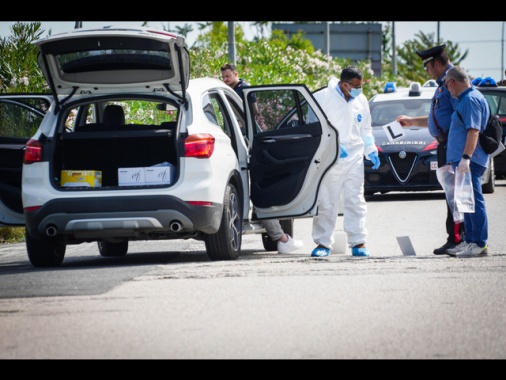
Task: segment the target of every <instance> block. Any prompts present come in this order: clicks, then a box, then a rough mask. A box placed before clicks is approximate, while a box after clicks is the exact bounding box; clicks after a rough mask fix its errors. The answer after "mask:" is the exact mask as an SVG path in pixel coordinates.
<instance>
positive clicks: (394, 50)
mask: <svg viewBox="0 0 506 380" xmlns="http://www.w3.org/2000/svg"><path fill="white" fill-rule="evenodd" d="M392 75H393V76H397V48H396V46H395V21H392Z"/></svg>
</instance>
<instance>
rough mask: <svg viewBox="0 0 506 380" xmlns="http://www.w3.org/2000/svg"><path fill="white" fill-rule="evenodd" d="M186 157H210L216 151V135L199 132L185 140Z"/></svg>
mask: <svg viewBox="0 0 506 380" xmlns="http://www.w3.org/2000/svg"><path fill="white" fill-rule="evenodd" d="M184 152H185V156H186V157H195V158H209V157H211V156H212V155H213V152H214V136H213V135H210V134H209V133H197V134H195V135H191V136H188V137H187V138H186V140H185V141H184Z"/></svg>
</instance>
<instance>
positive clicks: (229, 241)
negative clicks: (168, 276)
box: [204, 184, 242, 260]
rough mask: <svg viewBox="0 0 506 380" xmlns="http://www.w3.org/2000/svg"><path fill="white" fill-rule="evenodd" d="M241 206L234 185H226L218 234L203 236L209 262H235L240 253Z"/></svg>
mask: <svg viewBox="0 0 506 380" xmlns="http://www.w3.org/2000/svg"><path fill="white" fill-rule="evenodd" d="M241 241H242V206H241V204H240V201H239V195H238V193H237V190H236V188H235V186H234V185H232V184H228V185H227V188H226V190H225V197H224V199H223V214H222V216H221V224H220V228H219V230H218V232H216V233H214V234H205V235H204V242H205V244H206V250H207V256H208V257H209V258H210V259H211V260H236V259H237V258H239V254H240V252H241Z"/></svg>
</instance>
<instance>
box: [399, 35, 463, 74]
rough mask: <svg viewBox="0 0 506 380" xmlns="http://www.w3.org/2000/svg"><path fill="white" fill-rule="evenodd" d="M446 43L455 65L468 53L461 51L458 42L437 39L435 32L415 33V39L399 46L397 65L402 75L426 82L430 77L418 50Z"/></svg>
mask: <svg viewBox="0 0 506 380" xmlns="http://www.w3.org/2000/svg"><path fill="white" fill-rule="evenodd" d="M442 44H445V45H446V48H445V50H446V51H447V52H448V56H449V57H450V61H451V62H452V63H453V64H454V65H459V64H460V62H462V61H463V60H464V59H465V58H466V57H467V54H468V50H466V51H465V52H464V53H463V54H461V53H460V51H459V46H458V44H456V43H455V44H454V43H453V42H451V41H444V40H442V41H436V39H435V34H434V33H428V34H425V33H423V32H419V33H417V34H415V38H414V39H413V40H408V41H405V42H404V45H403V47H401V48H397V67H398V73H399V75H400V76H401V77H405V78H407V79H409V80H411V81H413V82H420V83H425V82H426V81H427V80H428V79H429V78H428V77H427V72H426V71H425V69H424V67H423V65H422V62H421V60H420V57H419V56H418V55H417V54H416V51H417V50H425V49H427V48H428V47H431V46H436V45H442Z"/></svg>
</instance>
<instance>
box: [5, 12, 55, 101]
mask: <svg viewBox="0 0 506 380" xmlns="http://www.w3.org/2000/svg"><path fill="white" fill-rule="evenodd" d="M11 31H12V35H11V36H9V37H4V38H0V91H1V92H39V91H45V90H47V89H48V87H47V83H46V80H45V79H44V77H43V76H42V72H41V70H40V68H39V65H38V64H37V51H38V50H37V47H36V46H35V45H34V44H33V43H32V42H33V41H35V40H37V39H38V38H40V37H41V36H42V34H43V33H44V29H41V23H40V22H31V23H21V22H16V23H15V24H14V25H12V26H11Z"/></svg>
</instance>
